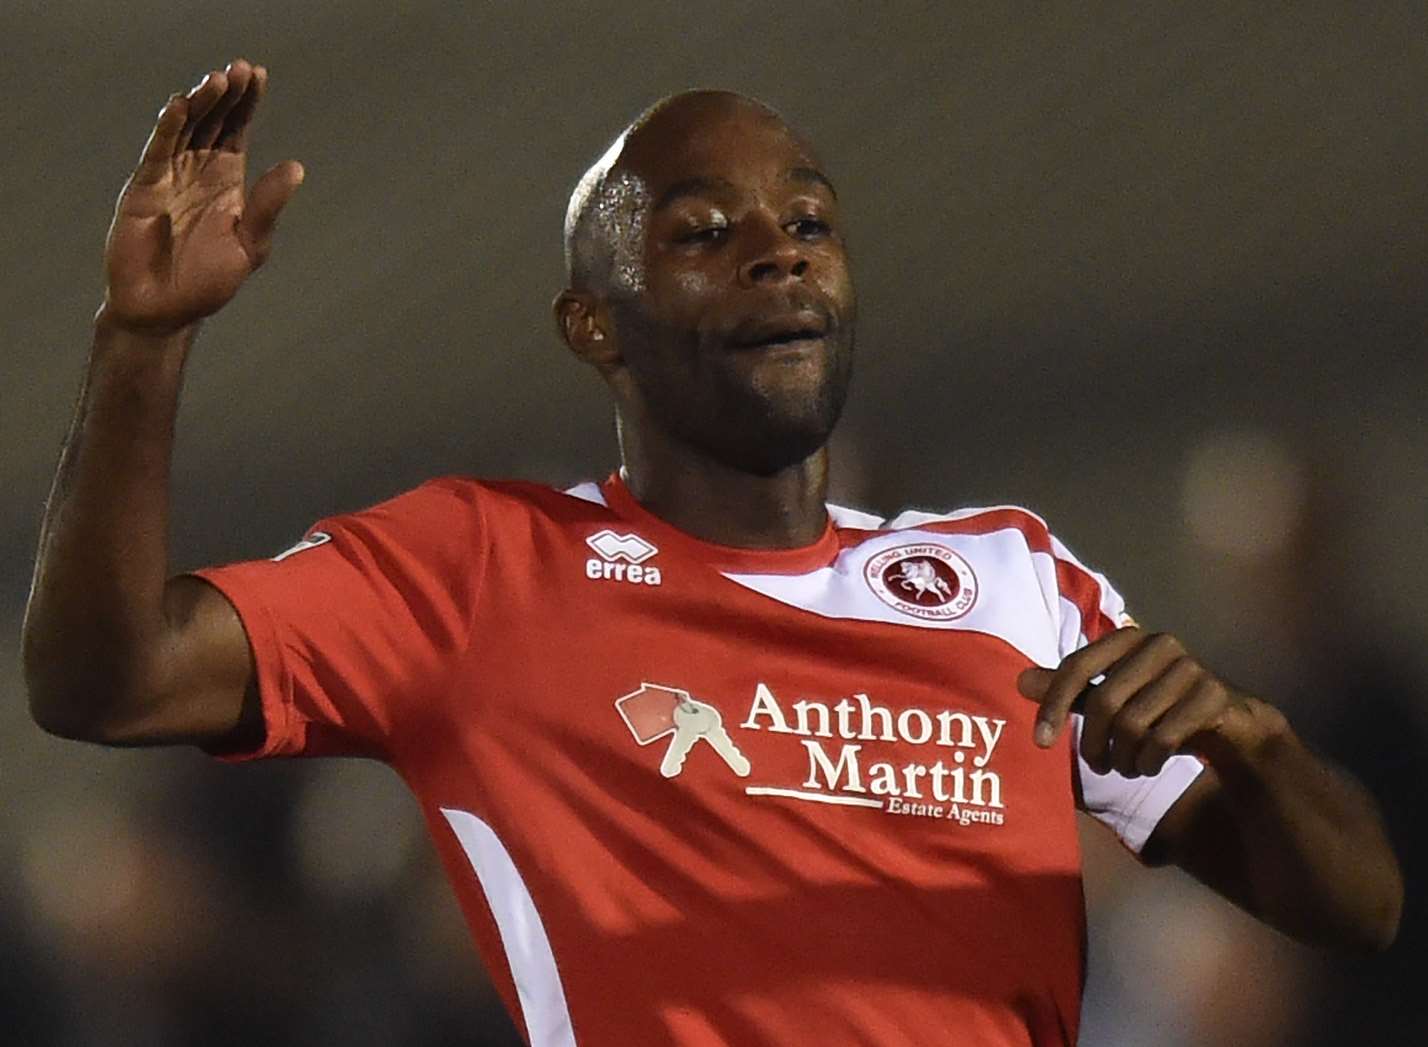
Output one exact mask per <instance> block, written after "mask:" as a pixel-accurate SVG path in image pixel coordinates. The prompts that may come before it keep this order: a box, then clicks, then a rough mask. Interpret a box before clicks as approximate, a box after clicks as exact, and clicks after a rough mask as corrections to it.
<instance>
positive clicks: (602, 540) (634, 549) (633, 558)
mask: <svg viewBox="0 0 1428 1047" xmlns="http://www.w3.org/2000/svg"><path fill="white" fill-rule="evenodd" d="M585 544H586V545H588V546H590V548H591V549H593V550H594V551H595V552H596V553H597V554H598V555H596V556H592V557H590V559H588V560H586V561H585V577H586V578H589V579H592V580H594V581H613V582H630V583H632V584H634V585H659V584H660V581H661V578H660V570H659V568H658V567H646V566H645V565H644V564H645V561H646V560H648V559H649V558H650V557H651V556H654V555H655V554H656V553H658V552H659V549H657V548H656V547H655V546H654V545H652V544H650V543H649V542H647V541H645V540H644V539H643V538H641V537H640V536H639V535H637V534H616V533H615V532H614V531H611V530H610V529H608V528H606V529H605V530H603V531H597V532H596V533H595V534H592V535H591V536H590V537H589V538H587V539H585Z"/></svg>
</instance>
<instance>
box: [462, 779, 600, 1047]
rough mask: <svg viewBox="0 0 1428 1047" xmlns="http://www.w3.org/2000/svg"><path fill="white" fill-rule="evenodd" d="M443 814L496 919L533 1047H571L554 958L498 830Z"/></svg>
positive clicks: (467, 818)
mask: <svg viewBox="0 0 1428 1047" xmlns="http://www.w3.org/2000/svg"><path fill="white" fill-rule="evenodd" d="M441 813H442V814H444V815H445V816H446V820H447V822H448V823H449V824H450V825H451V831H452V832H454V833H455V834H456V839H457V840H458V841H459V842H460V843H461V849H462V850H464V851H465V852H466V858H467V860H468V861H470V862H471V868H472V869H473V870H474V871H475V873H476V879H477V880H479V881H480V882H481V890H482V891H484V892H485V894H486V904H487V905H489V906H490V907H491V915H492V916H493V917H495V920H496V929H497V930H498V931H499V932H500V934H501V945H502V946H504V947H505V950H506V962H507V963H508V964H509V965H510V968H511V977H512V978H513V979H514V980H515V983H516V996H517V998H518V999H519V1000H520V1003H521V1015H522V1017H523V1018H524V1019H525V1023H526V1033H527V1035H529V1036H530V1044H531V1047H575V1030H574V1029H573V1028H572V1027H571V1024H570V1009H569V1007H568V1005H567V1004H566V1002H565V989H564V988H563V987H562V986H561V984H560V972H559V971H558V970H556V966H555V953H554V952H553V951H552V950H551V947H550V939H549V938H548V937H546V933H545V925H544V924H543V923H541V919H540V913H538V912H536V907H535V902H534V901H532V900H531V893H530V891H529V890H527V889H526V884H525V881H524V880H523V879H522V878H521V872H520V870H519V869H517V868H516V863H515V862H514V861H513V860H512V859H511V853H510V852H509V851H507V850H506V846H505V844H503V843H501V838H500V837H499V836H497V835H496V831H495V830H494V829H492V828H491V827H490V826H489V825H487V824H486V823H485V822H483V821H482V820H481V819H480V818H477V817H476V816H475V815H474V814H472V813H471V812H470V811H462V810H457V809H454V808H448V807H442V808H441Z"/></svg>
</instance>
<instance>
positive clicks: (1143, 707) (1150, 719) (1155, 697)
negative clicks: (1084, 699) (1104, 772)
mask: <svg viewBox="0 0 1428 1047" xmlns="http://www.w3.org/2000/svg"><path fill="white" fill-rule="evenodd" d="M1204 675H1205V672H1204V670H1203V669H1201V668H1200V666H1199V664H1198V663H1197V662H1196V661H1195V660H1194V659H1193V658H1179V659H1177V660H1175V661H1174V662H1171V663H1170V665H1169V667H1167V668H1166V669H1165V670H1164V671H1163V672H1162V673H1161V674H1160V675H1159V676H1158V677H1156V678H1155V679H1154V680H1152V681H1151V682H1150V683H1148V684H1146V686H1144V687H1142V688H1141V689H1140V690H1139V691H1137V692H1136V693H1135V694H1133V695H1131V697H1130V698H1129V699H1128V700H1127V701H1126V702H1125V704H1123V705H1122V706H1121V708H1120V711H1119V712H1118V713H1116V716H1115V719H1114V720H1113V721H1112V722H1111V729H1110V753H1109V759H1107V756H1106V754H1105V753H1103V754H1102V756H1101V763H1100V767H1102V768H1104V767H1112V768H1114V769H1115V770H1116V771H1118V772H1119V773H1120V774H1123V775H1124V776H1125V777H1127V778H1134V777H1135V776H1136V775H1137V774H1139V773H1140V772H1139V771H1138V770H1137V769H1136V768H1137V766H1138V760H1139V757H1140V751H1141V748H1142V747H1143V746H1145V745H1146V744H1148V739H1149V736H1150V732H1151V730H1152V729H1153V728H1154V726H1155V724H1156V723H1157V722H1158V721H1159V720H1160V718H1161V717H1162V716H1164V715H1165V714H1166V713H1167V712H1168V711H1169V710H1170V709H1171V708H1173V707H1174V706H1175V705H1176V704H1177V703H1179V702H1181V701H1184V700H1185V699H1186V697H1187V696H1188V695H1189V694H1190V692H1191V691H1193V690H1194V688H1195V685H1196V684H1198V683H1199V682H1200V679H1201V677H1203V676H1204ZM1162 762H1164V761H1162ZM1092 766H1093V767H1096V764H1092Z"/></svg>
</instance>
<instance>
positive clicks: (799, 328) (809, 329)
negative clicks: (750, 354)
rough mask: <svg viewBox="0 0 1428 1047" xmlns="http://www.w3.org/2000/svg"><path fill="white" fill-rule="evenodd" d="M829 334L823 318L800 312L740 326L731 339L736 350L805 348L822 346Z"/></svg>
mask: <svg viewBox="0 0 1428 1047" xmlns="http://www.w3.org/2000/svg"><path fill="white" fill-rule="evenodd" d="M827 335H828V322H827V321H826V320H825V319H824V318H823V317H821V316H819V315H818V314H817V313H813V312H800V313H797V314H794V315H792V316H784V317H773V318H761V319H760V320H758V321H756V322H754V323H750V324H744V325H740V327H739V328H736V329H735V331H734V337H733V338H732V339H731V342H732V345H733V347H734V348H735V349H743V350H776V349H805V348H811V347H813V346H815V345H821V344H822V342H823V339H824V338H825V337H827Z"/></svg>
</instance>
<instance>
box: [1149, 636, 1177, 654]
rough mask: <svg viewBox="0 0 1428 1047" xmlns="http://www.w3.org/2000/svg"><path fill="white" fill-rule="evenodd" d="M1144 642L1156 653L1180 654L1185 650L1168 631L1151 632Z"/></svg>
mask: <svg viewBox="0 0 1428 1047" xmlns="http://www.w3.org/2000/svg"><path fill="white" fill-rule="evenodd" d="M1146 642H1147V643H1148V644H1149V645H1150V648H1151V650H1153V651H1155V652H1156V653H1157V654H1167V655H1168V654H1180V653H1183V652H1184V650H1185V648H1183V647H1182V646H1180V641H1179V640H1177V639H1176V638H1175V637H1174V636H1172V635H1170V633H1151V634H1150V637H1149V639H1147V641H1146Z"/></svg>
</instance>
